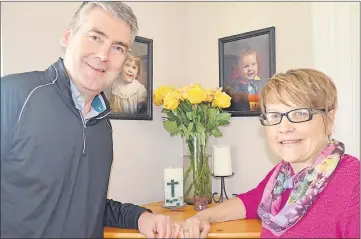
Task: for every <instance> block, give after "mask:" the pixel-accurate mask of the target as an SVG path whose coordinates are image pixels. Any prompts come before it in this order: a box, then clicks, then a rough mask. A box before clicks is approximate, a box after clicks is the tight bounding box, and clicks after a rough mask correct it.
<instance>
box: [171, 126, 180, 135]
mask: <svg viewBox="0 0 361 239" xmlns="http://www.w3.org/2000/svg"><path fill="white" fill-rule="evenodd" d="M181 132H182V130H181V128H180V127H178V128H176V129H175V130H174V131H172V132H170V136H176V135H179V134H180V133H181Z"/></svg>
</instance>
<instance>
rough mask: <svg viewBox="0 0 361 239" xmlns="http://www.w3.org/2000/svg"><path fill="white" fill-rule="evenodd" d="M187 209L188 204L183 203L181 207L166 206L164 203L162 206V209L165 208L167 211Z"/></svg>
mask: <svg viewBox="0 0 361 239" xmlns="http://www.w3.org/2000/svg"><path fill="white" fill-rule="evenodd" d="M187 207H188V204H187V203H185V202H183V204H182V205H179V206H166V205H165V204H164V203H163V204H162V208H166V209H169V210H180V209H185V208H187Z"/></svg>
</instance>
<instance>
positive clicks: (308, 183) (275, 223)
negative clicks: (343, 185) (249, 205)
mask: <svg viewBox="0 0 361 239" xmlns="http://www.w3.org/2000/svg"><path fill="white" fill-rule="evenodd" d="M344 152H345V146H344V144H343V143H342V142H339V141H336V140H330V142H329V144H328V145H327V147H326V148H325V149H324V150H323V151H322V152H321V153H320V155H319V156H318V158H317V159H316V160H315V162H314V163H313V165H311V166H309V167H307V168H304V169H303V170H301V171H300V172H299V173H297V174H295V175H294V176H291V171H292V169H291V166H290V164H289V163H286V162H284V161H282V162H281V163H280V164H279V165H278V166H277V167H276V168H275V170H274V172H273V174H272V175H271V177H270V179H269V181H268V183H267V185H266V187H265V190H264V192H263V196H262V200H261V203H260V205H259V206H258V215H259V216H260V218H261V219H262V226H263V228H266V229H268V230H269V231H271V232H272V233H273V234H274V235H275V236H281V235H282V234H283V233H285V232H286V231H287V230H288V229H290V228H291V227H292V226H294V225H295V224H296V223H297V222H298V221H299V220H300V219H301V218H302V217H303V215H305V213H306V212H307V210H308V209H309V208H310V207H311V205H312V203H313V202H314V200H315V199H316V198H317V196H318V194H320V193H321V192H322V191H323V189H324V188H325V187H326V185H327V183H328V181H329V179H330V176H331V175H332V173H333V172H334V170H335V169H336V167H337V165H338V162H339V161H340V159H341V158H342V156H343V154H344ZM287 188H293V189H292V191H291V195H290V197H289V198H288V200H287V202H286V204H285V206H284V207H283V208H282V210H280V207H281V199H282V198H281V197H282V196H281V195H282V192H283V191H284V190H286V189H287Z"/></svg>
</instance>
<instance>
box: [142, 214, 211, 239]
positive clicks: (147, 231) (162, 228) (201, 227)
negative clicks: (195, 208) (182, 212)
mask: <svg viewBox="0 0 361 239" xmlns="http://www.w3.org/2000/svg"><path fill="white" fill-rule="evenodd" d="M138 229H139V232H140V233H141V234H143V235H144V236H145V237H146V238H206V237H207V235H208V233H209V231H210V229H211V225H210V223H208V222H207V221H205V220H201V219H200V218H198V217H197V216H193V217H190V218H188V219H187V220H186V221H185V222H184V223H183V224H182V225H179V224H177V223H174V222H173V221H172V220H171V219H170V217H168V216H165V215H161V214H152V213H149V212H144V213H143V214H142V215H141V216H140V218H139V221H138Z"/></svg>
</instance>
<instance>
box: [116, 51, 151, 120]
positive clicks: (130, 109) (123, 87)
mask: <svg viewBox="0 0 361 239" xmlns="http://www.w3.org/2000/svg"><path fill="white" fill-rule="evenodd" d="M141 73H142V71H141V64H140V58H139V57H136V56H132V55H128V56H127V59H126V60H125V62H124V64H123V69H122V73H121V75H120V77H119V78H118V79H117V80H115V81H114V83H113V85H112V87H111V97H110V105H111V108H112V110H113V112H115V113H127V114H139V113H143V112H145V111H146V109H147V89H146V88H145V86H144V85H143V84H142V83H140V82H139V80H138V79H139V77H140V75H141Z"/></svg>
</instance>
